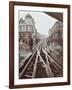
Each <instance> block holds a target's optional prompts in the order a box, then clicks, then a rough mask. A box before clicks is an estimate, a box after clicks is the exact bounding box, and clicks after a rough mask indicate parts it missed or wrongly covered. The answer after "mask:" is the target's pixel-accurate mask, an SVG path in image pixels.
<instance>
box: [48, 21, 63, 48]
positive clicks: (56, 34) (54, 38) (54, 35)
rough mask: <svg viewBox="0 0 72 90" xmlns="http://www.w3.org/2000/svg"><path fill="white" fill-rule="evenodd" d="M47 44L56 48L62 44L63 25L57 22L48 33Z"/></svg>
mask: <svg viewBox="0 0 72 90" xmlns="http://www.w3.org/2000/svg"><path fill="white" fill-rule="evenodd" d="M48 35H49V37H48V43H49V44H51V45H53V46H57V45H60V46H62V44H63V23H62V22H59V21H57V22H56V23H55V24H54V25H53V27H52V28H51V29H50V30H49V32H48Z"/></svg>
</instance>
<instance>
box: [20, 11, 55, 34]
mask: <svg viewBox="0 0 72 90" xmlns="http://www.w3.org/2000/svg"><path fill="white" fill-rule="evenodd" d="M26 14H30V15H31V16H32V18H33V19H34V21H35V27H36V29H37V31H38V32H39V33H41V34H43V35H48V30H49V29H50V28H51V27H52V26H53V25H54V23H55V22H56V21H57V20H56V19H54V18H52V17H51V16H49V15H47V14H45V13H43V12H33V11H19V19H20V18H21V17H22V18H23V19H25V15H26Z"/></svg>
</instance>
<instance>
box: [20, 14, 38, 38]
mask: <svg viewBox="0 0 72 90" xmlns="http://www.w3.org/2000/svg"><path fill="white" fill-rule="evenodd" d="M19 33H20V35H21V36H22V34H24V33H25V34H27V36H28V34H31V35H32V37H34V36H36V33H37V30H36V28H35V22H34V19H33V18H32V16H31V15H30V14H27V15H26V16H25V20H23V18H20V20H19Z"/></svg>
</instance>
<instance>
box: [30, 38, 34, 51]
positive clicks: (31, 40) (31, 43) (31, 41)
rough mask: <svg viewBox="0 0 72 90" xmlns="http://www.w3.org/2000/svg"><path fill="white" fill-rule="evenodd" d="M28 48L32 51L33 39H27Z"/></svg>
mask: <svg viewBox="0 0 72 90" xmlns="http://www.w3.org/2000/svg"><path fill="white" fill-rule="evenodd" d="M29 46H30V50H32V48H33V38H32V37H29Z"/></svg>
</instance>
